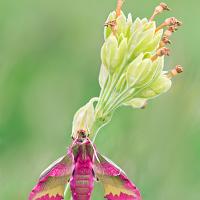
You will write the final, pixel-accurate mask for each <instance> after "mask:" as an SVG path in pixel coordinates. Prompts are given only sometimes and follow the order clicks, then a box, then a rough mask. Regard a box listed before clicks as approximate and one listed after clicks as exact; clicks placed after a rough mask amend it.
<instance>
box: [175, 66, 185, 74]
mask: <svg viewBox="0 0 200 200" xmlns="http://www.w3.org/2000/svg"><path fill="white" fill-rule="evenodd" d="M175 69H176V71H177V73H178V74H180V73H182V72H183V67H182V66H181V65H177V66H176V67H175Z"/></svg>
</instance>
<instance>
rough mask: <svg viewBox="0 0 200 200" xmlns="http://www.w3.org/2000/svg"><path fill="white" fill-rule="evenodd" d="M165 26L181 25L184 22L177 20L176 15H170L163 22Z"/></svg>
mask: <svg viewBox="0 0 200 200" xmlns="http://www.w3.org/2000/svg"><path fill="white" fill-rule="evenodd" d="M163 25H164V26H181V25H182V22H181V21H179V20H177V19H176V18H175V17H170V18H168V19H166V20H165V22H164V23H163Z"/></svg>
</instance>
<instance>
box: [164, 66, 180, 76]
mask: <svg viewBox="0 0 200 200" xmlns="http://www.w3.org/2000/svg"><path fill="white" fill-rule="evenodd" d="M182 72H183V67H182V66H181V65H177V66H176V67H175V68H174V69H172V70H171V71H170V72H169V73H168V74H167V77H168V78H169V79H172V78H173V77H175V76H176V75H178V74H180V73H182Z"/></svg>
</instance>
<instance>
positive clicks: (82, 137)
mask: <svg viewBox="0 0 200 200" xmlns="http://www.w3.org/2000/svg"><path fill="white" fill-rule="evenodd" d="M87 138H88V135H87V133H86V131H85V130H79V131H78V132H77V142H78V143H84V142H85V141H86V140H87Z"/></svg>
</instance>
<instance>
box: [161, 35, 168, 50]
mask: <svg viewBox="0 0 200 200" xmlns="http://www.w3.org/2000/svg"><path fill="white" fill-rule="evenodd" d="M167 44H171V41H170V40H169V38H168V37H167V36H163V38H162V40H161V42H160V46H159V48H162V47H164V46H165V45H167Z"/></svg>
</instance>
